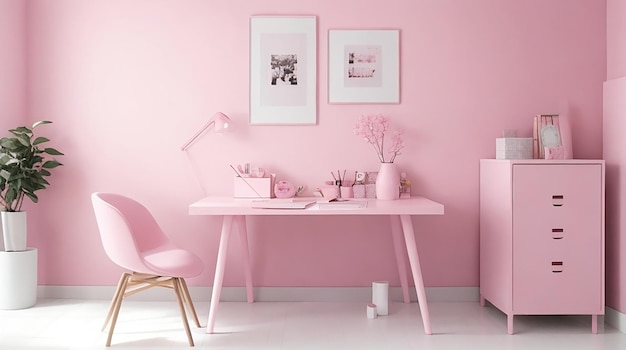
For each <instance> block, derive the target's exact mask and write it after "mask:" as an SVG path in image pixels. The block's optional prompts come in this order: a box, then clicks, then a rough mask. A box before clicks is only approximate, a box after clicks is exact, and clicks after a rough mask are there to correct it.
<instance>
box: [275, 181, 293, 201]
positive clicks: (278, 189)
mask: <svg viewBox="0 0 626 350" xmlns="http://www.w3.org/2000/svg"><path fill="white" fill-rule="evenodd" d="M274 194H275V195H276V198H291V197H293V196H295V195H296V188H295V187H294V186H293V185H292V184H291V182H289V181H285V180H281V181H278V182H277V183H276V185H274Z"/></svg>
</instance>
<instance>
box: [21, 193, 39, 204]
mask: <svg viewBox="0 0 626 350" xmlns="http://www.w3.org/2000/svg"><path fill="white" fill-rule="evenodd" d="M24 194H25V195H26V197H28V198H30V200H31V201H33V203H37V202H38V201H39V198H37V195H36V194H34V193H28V192H24Z"/></svg>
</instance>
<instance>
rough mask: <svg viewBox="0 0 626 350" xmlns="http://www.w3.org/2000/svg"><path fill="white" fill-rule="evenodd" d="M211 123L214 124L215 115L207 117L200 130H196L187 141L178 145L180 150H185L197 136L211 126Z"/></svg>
mask: <svg viewBox="0 0 626 350" xmlns="http://www.w3.org/2000/svg"><path fill="white" fill-rule="evenodd" d="M211 125H215V117H212V118H211V119H209V121H208V122H207V123H206V124H204V126H203V127H202V128H201V129H200V130H198V132H196V133H195V134H194V135H193V136H192V137H191V138H190V139H189V140H188V141H187V142H185V144H184V145H182V146H181V147H180V150H181V151H186V150H187V149H188V148H189V146H191V144H192V143H194V141H196V140H197V139H198V137H200V135H202V134H203V133H204V132H205V131H206V130H207V129H208V128H210V127H211Z"/></svg>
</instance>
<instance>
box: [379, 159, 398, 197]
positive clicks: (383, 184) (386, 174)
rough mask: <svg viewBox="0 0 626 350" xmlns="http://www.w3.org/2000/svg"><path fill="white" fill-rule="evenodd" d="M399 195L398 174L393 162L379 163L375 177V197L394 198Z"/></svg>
mask: <svg viewBox="0 0 626 350" xmlns="http://www.w3.org/2000/svg"><path fill="white" fill-rule="evenodd" d="M399 197H400V174H399V173H398V169H396V166H395V164H393V163H380V170H379V171H378V176H377V177H376V198H378V199H382V200H394V199H398V198H399Z"/></svg>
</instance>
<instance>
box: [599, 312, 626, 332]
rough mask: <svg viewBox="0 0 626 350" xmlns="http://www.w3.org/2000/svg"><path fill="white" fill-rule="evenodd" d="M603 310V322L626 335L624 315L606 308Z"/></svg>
mask: <svg viewBox="0 0 626 350" xmlns="http://www.w3.org/2000/svg"><path fill="white" fill-rule="evenodd" d="M604 310H605V311H604V322H605V323H606V324H608V325H609V326H612V327H615V328H617V329H618V330H619V331H620V332H622V333H626V314H624V313H621V312H619V311H617V310H615V309H613V308H610V307H608V306H607V307H606V308H605V309H604Z"/></svg>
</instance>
